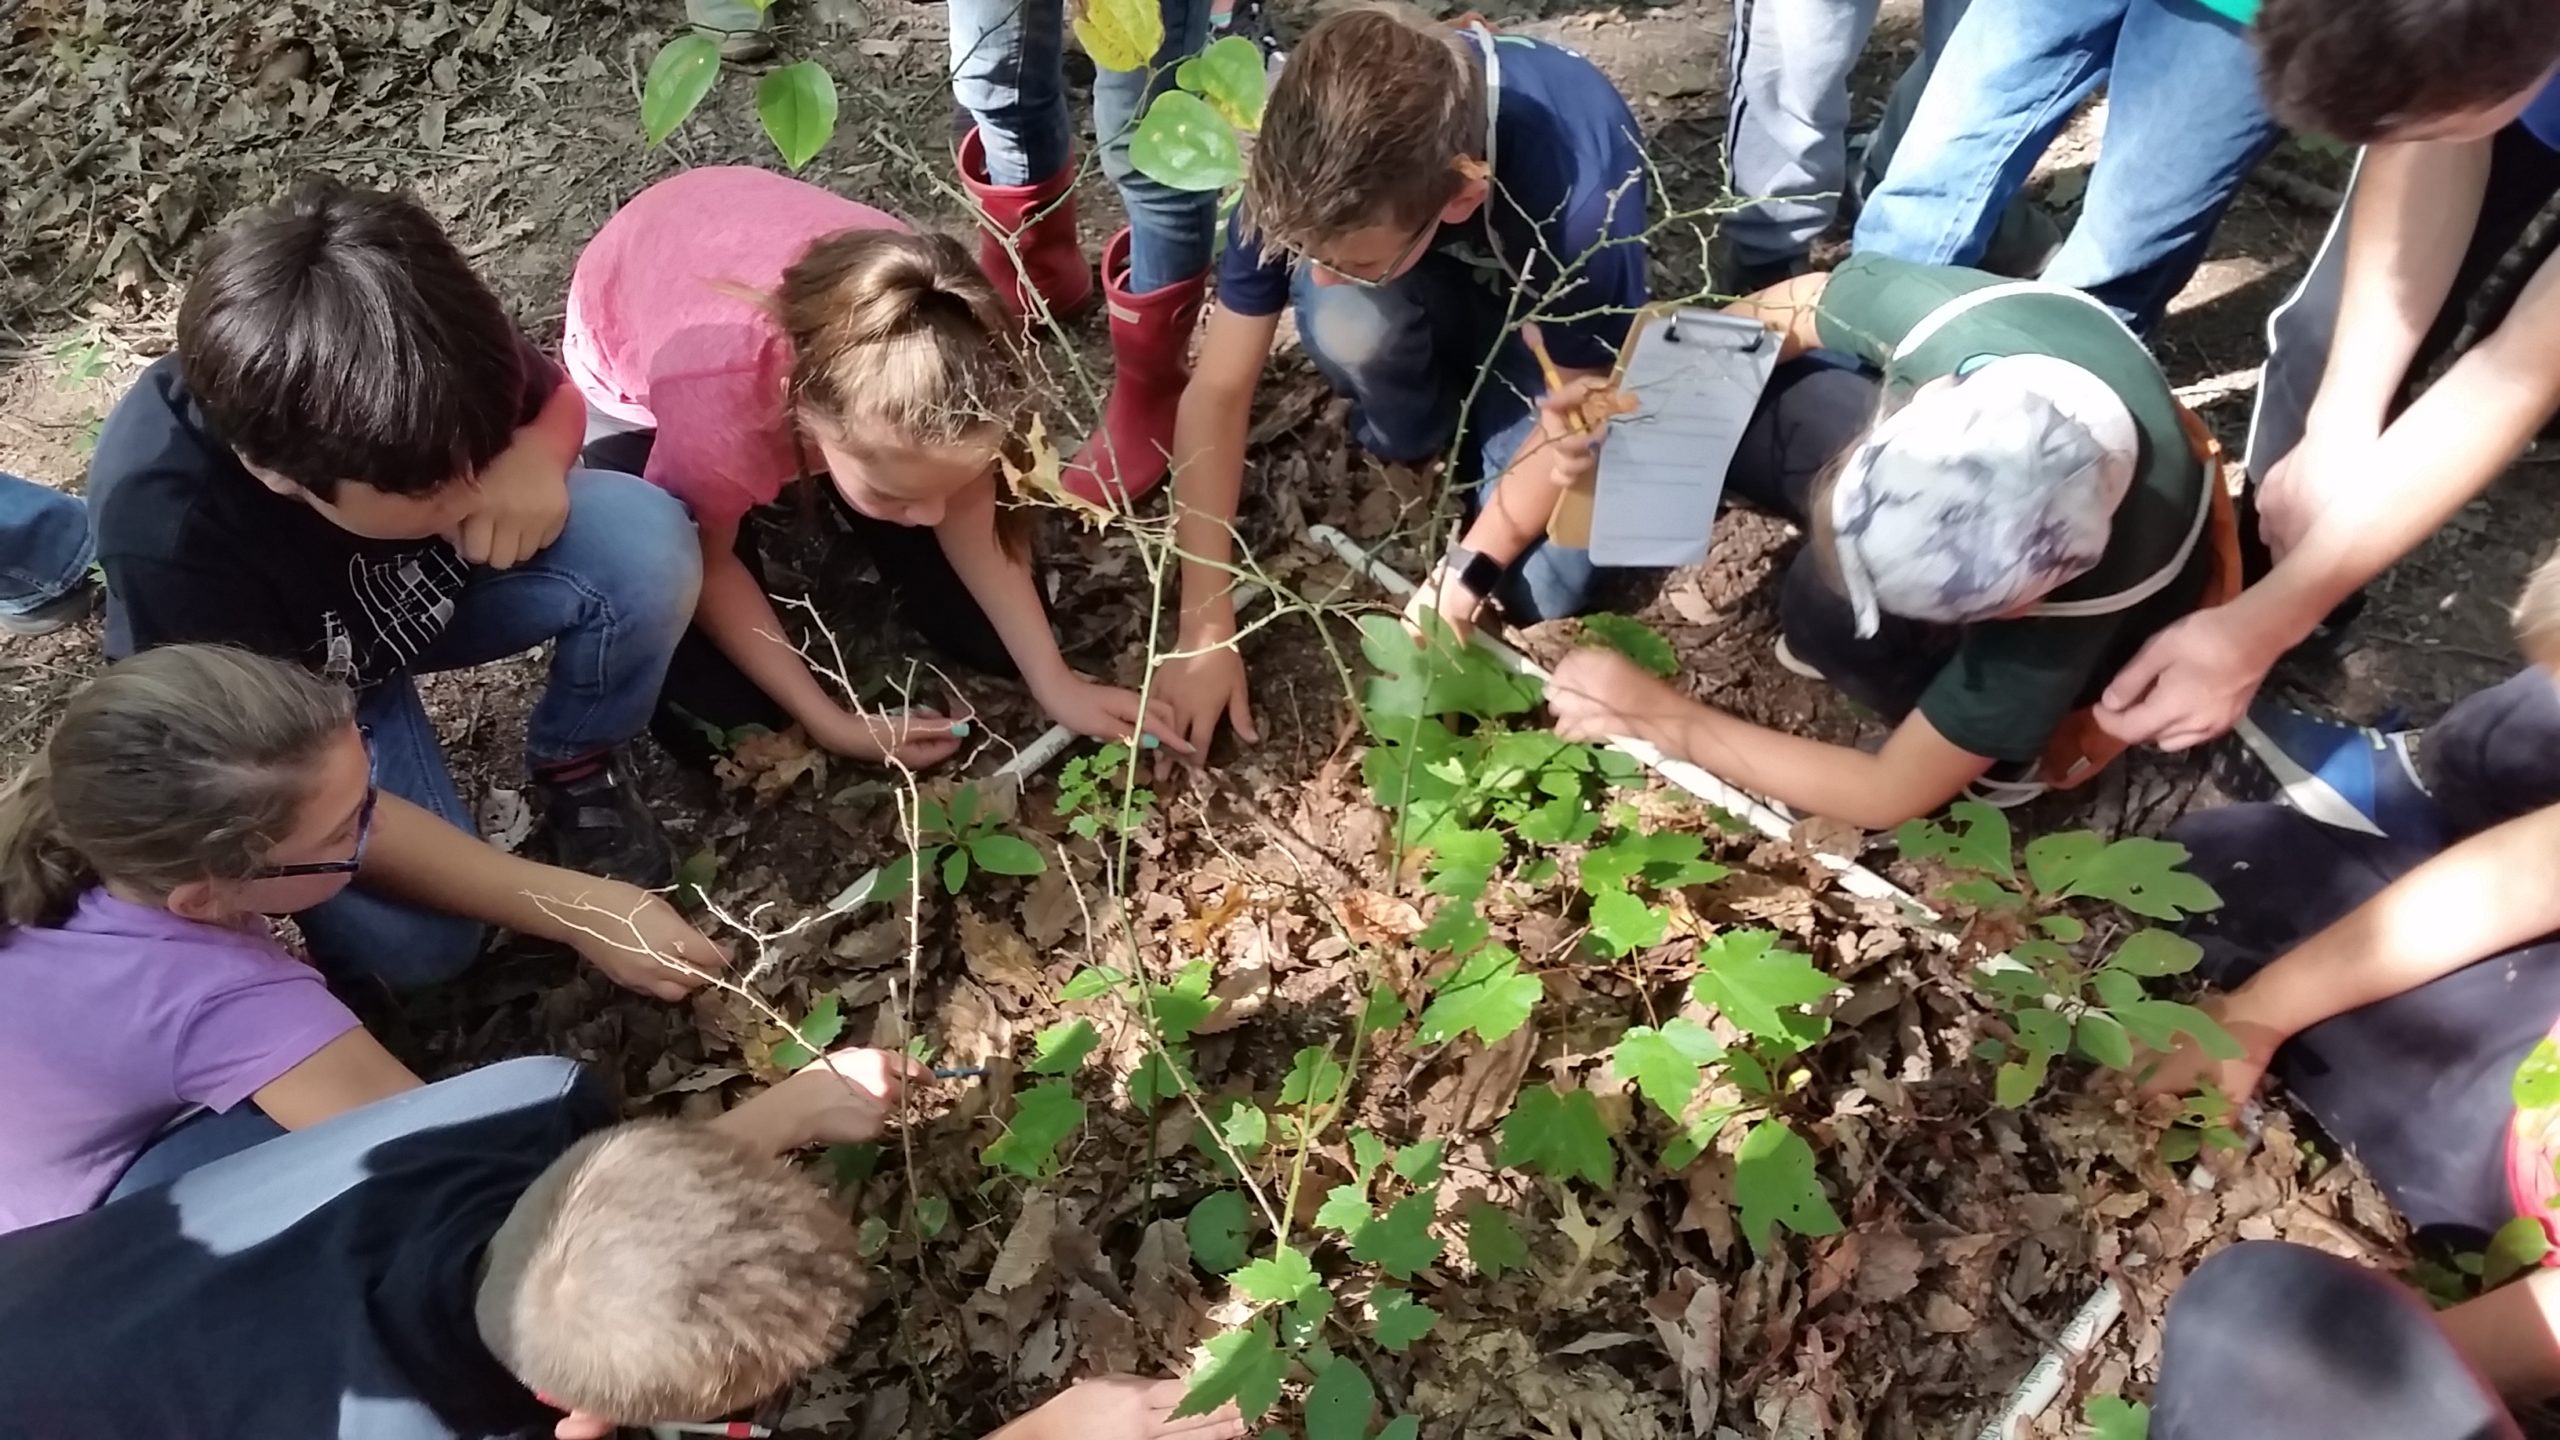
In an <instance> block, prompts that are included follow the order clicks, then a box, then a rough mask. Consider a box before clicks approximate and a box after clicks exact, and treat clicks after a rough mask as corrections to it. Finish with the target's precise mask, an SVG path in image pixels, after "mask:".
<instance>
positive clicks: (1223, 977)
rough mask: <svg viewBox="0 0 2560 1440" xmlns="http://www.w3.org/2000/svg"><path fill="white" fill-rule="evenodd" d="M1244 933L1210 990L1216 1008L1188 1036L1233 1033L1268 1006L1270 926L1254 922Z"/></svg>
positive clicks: (1269, 999)
mask: <svg viewBox="0 0 2560 1440" xmlns="http://www.w3.org/2000/svg"><path fill="white" fill-rule="evenodd" d="M1238 888H1241V887H1238ZM1243 933H1244V939H1243V941H1242V943H1240V944H1239V945H1238V946H1237V947H1236V954H1235V957H1234V958H1232V959H1230V960H1228V961H1227V963H1226V964H1225V965H1224V966H1223V967H1222V968H1221V970H1220V973H1219V975H1218V983H1216V984H1215V985H1212V986H1210V987H1209V998H1210V999H1212V1000H1215V1001H1217V1002H1218V1008H1217V1009H1215V1010H1212V1011H1210V1012H1209V1018H1208V1019H1206V1020H1203V1021H1201V1022H1200V1023H1199V1025H1198V1026H1196V1027H1194V1028H1193V1030H1192V1032H1191V1033H1193V1034H1195V1035H1217V1034H1222V1033H1224V1032H1225V1031H1229V1030H1233V1029H1234V1028H1236V1027H1237V1026H1239V1025H1241V1024H1243V1023H1244V1022H1246V1021H1247V1020H1250V1019H1252V1018H1253V1017H1254V1016H1256V1015H1259V1014H1261V1013H1262V1011H1263V1007H1265V1006H1266V1005H1268V1004H1270V1003H1271V970H1272V964H1271V955H1272V951H1273V949H1274V944H1273V941H1272V939H1271V927H1270V926H1269V925H1267V924H1264V923H1261V922H1256V923H1254V924H1251V925H1247V926H1244V927H1243Z"/></svg>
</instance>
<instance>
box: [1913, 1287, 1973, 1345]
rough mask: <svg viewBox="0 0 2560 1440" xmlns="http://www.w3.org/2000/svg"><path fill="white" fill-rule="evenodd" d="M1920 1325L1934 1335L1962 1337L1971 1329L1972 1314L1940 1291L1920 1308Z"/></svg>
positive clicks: (1951, 1297) (1950, 1296)
mask: <svg viewBox="0 0 2560 1440" xmlns="http://www.w3.org/2000/svg"><path fill="white" fill-rule="evenodd" d="M1920 1323H1921V1324H1923V1325H1926V1326H1928V1327H1929V1330H1930V1333H1932V1334H1936V1335H1962V1334H1965V1333H1966V1332H1968V1331H1970V1330H1972V1329H1973V1326H1974V1319H1973V1312H1972V1311H1970V1310H1967V1309H1966V1308H1964V1307H1963V1306H1962V1305H1959V1304H1957V1303H1956V1299H1955V1297H1954V1296H1952V1295H1949V1294H1947V1293H1946V1292H1945V1291H1943V1290H1941V1291H1938V1292H1935V1293H1933V1294H1932V1295H1930V1297H1929V1303H1928V1304H1927V1305H1925V1306H1923V1307H1922V1308H1921V1311H1920Z"/></svg>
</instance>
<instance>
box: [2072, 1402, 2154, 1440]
mask: <svg viewBox="0 0 2560 1440" xmlns="http://www.w3.org/2000/svg"><path fill="white" fill-rule="evenodd" d="M2081 1417H2082V1418H2083V1419H2085V1420H2086V1421H2087V1422H2088V1425H2089V1440H2146V1437H2148V1436H2149V1435H2150V1434H2151V1407H2150V1406H2148V1405H2137V1404H2135V1403H2133V1402H2132V1401H2129V1400H2127V1399H2125V1398H2124V1397H2123V1396H2121V1395H2097V1396H2092V1397H2091V1398H2090V1401H2089V1406H2088V1408H2087V1409H2086V1410H2083V1411H2082V1412H2081Z"/></svg>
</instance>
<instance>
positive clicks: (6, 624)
mask: <svg viewBox="0 0 2560 1440" xmlns="http://www.w3.org/2000/svg"><path fill="white" fill-rule="evenodd" d="M105 594H106V592H105V591H104V590H103V589H101V588H100V587H99V585H98V582H97V581H95V580H93V579H90V578H89V577H87V576H85V575H84V576H82V577H81V579H80V583H79V584H77V585H74V586H72V587H71V588H70V589H68V590H66V591H64V592H62V593H61V594H60V595H57V596H55V597H54V598H53V599H51V600H48V601H46V602H45V603H43V604H42V605H38V606H37V607H35V608H34V609H32V610H27V611H22V612H20V613H18V614H15V615H0V634H4V635H24V636H29V637H32V636H37V635H50V634H52V633H54V632H55V631H57V630H60V629H62V628H63V627H64V626H67V625H71V624H75V623H77V622H79V621H82V620H86V619H88V618H89V612H90V611H92V610H95V609H97V608H98V601H99V600H100V599H101V598H102V597H103V596H104V595H105Z"/></svg>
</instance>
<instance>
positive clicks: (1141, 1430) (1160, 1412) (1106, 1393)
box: [989, 1375, 1245, 1440]
mask: <svg viewBox="0 0 2560 1440" xmlns="http://www.w3.org/2000/svg"><path fill="white" fill-rule="evenodd" d="M1188 1388H1190V1387H1189V1386H1188V1385H1187V1384H1185V1382H1183V1381H1180V1380H1149V1379H1147V1378H1145V1377H1144V1376H1140V1375H1097V1376H1095V1377H1094V1378H1092V1379H1090V1380H1079V1381H1077V1382H1076V1383H1075V1384H1073V1385H1071V1386H1069V1387H1067V1389H1066V1391H1065V1393H1063V1394H1060V1395H1058V1396H1055V1397H1054V1398H1052V1399H1051V1400H1050V1401H1049V1402H1048V1403H1047V1404H1045V1405H1042V1406H1041V1407H1040V1408H1039V1409H1037V1410H1034V1411H1032V1412H1031V1413H1030V1414H1028V1415H1025V1416H1023V1417H1022V1418H1021V1419H1019V1420H1016V1421H1014V1422H1013V1423H1012V1424H1010V1425H1007V1426H1005V1427H1004V1428H1003V1429H1001V1430H998V1431H997V1432H996V1433H995V1434H994V1435H993V1436H990V1437H989V1440H1236V1437H1237V1436H1240V1435H1242V1434H1244V1433H1245V1424H1244V1417H1243V1416H1242V1415H1240V1414H1238V1413H1236V1407H1235V1406H1233V1405H1231V1404H1230V1405H1221V1406H1219V1407H1218V1408H1217V1409H1215V1410H1212V1411H1210V1412H1209V1413H1208V1414H1206V1415H1192V1416H1187V1417H1185V1418H1183V1419H1180V1420H1175V1419H1171V1418H1168V1417H1170V1416H1171V1415H1172V1414H1173V1412H1174V1411H1175V1410H1176V1409H1177V1408H1179V1407H1180V1406H1181V1404H1182V1394H1183V1391H1185V1390H1186V1389H1188Z"/></svg>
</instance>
